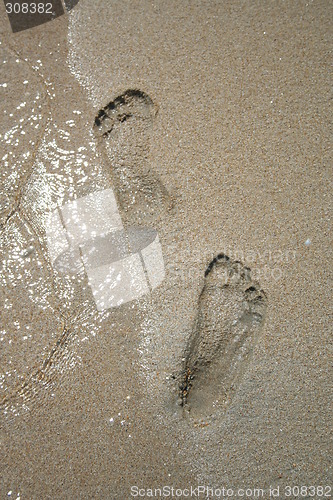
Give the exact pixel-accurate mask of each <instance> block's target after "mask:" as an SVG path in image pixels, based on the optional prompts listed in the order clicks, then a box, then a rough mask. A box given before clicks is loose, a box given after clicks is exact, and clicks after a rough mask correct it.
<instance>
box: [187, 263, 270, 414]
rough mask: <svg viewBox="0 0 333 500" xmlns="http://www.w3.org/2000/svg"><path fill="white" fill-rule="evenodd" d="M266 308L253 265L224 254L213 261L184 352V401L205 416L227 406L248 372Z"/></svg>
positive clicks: (191, 410)
mask: <svg viewBox="0 0 333 500" xmlns="http://www.w3.org/2000/svg"><path fill="white" fill-rule="evenodd" d="M266 307H267V299H266V295H265V293H264V292H263V291H262V290H261V289H260V287H259V285H258V284H257V283H254V282H252V280H251V276H250V269H249V268H247V267H245V266H243V265H242V264H241V262H234V261H232V260H230V259H229V257H227V256H226V255H224V254H220V255H218V256H217V257H216V258H215V259H214V260H213V261H212V262H211V263H210V264H209V266H208V268H207V270H206V273H205V285H204V287H203V290H202V292H201V295H200V298H199V310H198V315H197V319H196V323H195V325H194V328H193V332H192V335H191V336H190V339H189V343H188V346H187V349H186V353H185V362H184V369H183V372H182V375H181V379H180V386H179V389H180V404H181V406H182V407H183V408H184V410H186V411H187V412H189V414H190V416H191V417H194V418H196V419H201V418H204V417H208V416H210V415H212V414H213V413H215V412H216V411H222V412H223V411H225V410H226V409H227V407H228V405H229V404H230V402H231V400H232V398H233V394H234V393H235V391H236V390H237V388H238V386H239V384H240V382H241V380H242V377H243V374H244V372H245V371H246V369H247V367H248V365H249V361H250V359H251V355H252V352H253V348H254V346H255V344H256V342H257V340H258V337H259V333H260V330H261V328H262V325H263V322H264V318H265V314H266Z"/></svg>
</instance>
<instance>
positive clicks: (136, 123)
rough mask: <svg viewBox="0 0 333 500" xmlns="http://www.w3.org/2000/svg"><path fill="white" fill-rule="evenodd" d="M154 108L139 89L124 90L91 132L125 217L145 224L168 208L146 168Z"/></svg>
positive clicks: (165, 197) (162, 191) (166, 196)
mask: <svg viewBox="0 0 333 500" xmlns="http://www.w3.org/2000/svg"><path fill="white" fill-rule="evenodd" d="M156 113H157V109H156V107H155V105H154V103H153V101H152V100H151V98H150V97H149V96H148V95H147V94H145V93H144V92H141V91H140V90H127V91H126V92H125V93H124V94H122V95H120V96H118V97H117V98H116V99H115V100H114V101H111V102H110V103H109V104H108V105H107V106H105V108H103V109H101V110H100V111H99V113H98V114H97V117H96V118H95V124H94V134H95V137H96V139H97V141H98V144H99V146H100V147H101V149H102V150H103V153H104V154H106V160H107V162H108V164H109V165H110V168H111V176H112V180H113V185H114V188H115V192H116V195H117V198H118V202H119V207H120V209H121V210H122V211H123V213H124V220H125V221H126V220H128V221H129V222H130V223H131V224H133V223H138V224H141V223H148V222H152V221H154V220H157V219H159V218H160V217H161V215H162V214H163V213H164V212H165V210H167V209H168V208H171V205H172V203H171V197H170V195H169V193H168V192H167V190H166V188H165V187H164V185H163V184H162V182H161V180H160V179H159V177H158V176H157V175H156V174H155V173H153V172H152V171H151V170H150V168H149V150H150V136H151V131H152V125H153V121H154V118H155V116H156Z"/></svg>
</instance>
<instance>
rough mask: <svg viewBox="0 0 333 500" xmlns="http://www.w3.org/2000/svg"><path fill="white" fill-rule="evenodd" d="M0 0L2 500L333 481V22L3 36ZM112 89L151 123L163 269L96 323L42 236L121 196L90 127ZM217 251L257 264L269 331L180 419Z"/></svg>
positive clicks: (214, 22) (214, 21) (321, 7)
mask: <svg viewBox="0 0 333 500" xmlns="http://www.w3.org/2000/svg"><path fill="white" fill-rule="evenodd" d="M0 8H1V9H2V10H3V16H2V21H1V32H2V35H1V46H0V48H1V53H2V58H3V61H6V63H4V64H2V67H6V70H5V71H2V74H1V82H0V83H1V84H2V87H1V91H2V92H3V93H4V98H3V99H2V103H1V107H2V113H3V117H5V118H3V120H2V122H1V134H6V133H7V136H2V137H1V143H2V145H3V148H4V154H3V155H2V156H5V155H6V154H7V155H8V157H6V158H3V161H2V167H1V225H2V228H1V253H2V259H1V260H2V263H3V264H2V270H1V273H0V277H1V285H2V289H1V303H2V304H4V306H3V307H2V311H1V398H2V403H1V456H2V460H1V466H0V468H1V474H0V476H1V486H0V491H1V497H4V498H5V497H6V496H7V495H8V494H9V492H12V493H11V495H10V497H11V498H17V497H20V498H43V499H44V498H73V497H74V498H111V499H118V498H119V499H122V498H132V497H131V486H133V485H138V486H140V487H141V488H146V489H147V488H150V487H163V486H164V485H170V486H174V487H177V488H182V489H184V488H186V487H189V486H190V485H192V486H193V487H196V486H197V485H198V484H202V485H207V486H208V485H210V486H213V487H215V488H222V487H223V486H224V487H228V488H233V490H234V492H235V496H236V492H237V490H238V488H252V489H253V488H262V489H264V490H265V497H267V498H268V497H269V487H270V486H271V487H274V488H276V487H278V486H279V487H280V498H284V488H285V487H286V486H301V485H308V486H310V485H318V486H320V485H321V486H325V485H328V484H329V481H330V479H331V471H330V467H331V462H330V448H329V428H330V421H331V419H330V414H329V405H330V391H329V388H330V384H329V379H330V378H329V375H330V363H329V349H330V345H331V325H330V321H329V306H330V286H329V285H330V267H329V263H330V261H331V257H332V250H331V249H332V241H331V237H330V233H329V209H330V204H329V201H330V199H329V195H330V191H329V184H330V180H331V169H330V154H329V139H330V126H329V120H330V113H329V89H330V85H329V84H330V75H329V71H328V66H329V54H330V50H331V45H330V38H331V36H330V35H331V33H330V21H331V17H332V9H330V7H329V6H328V4H327V2H320V1H318V2H311V3H310V2H308V3H307V2H283V3H282V2H245V3H244V2H185V3H183V4H182V7H181V8H180V6H179V3H176V2H172V1H167V2H155V3H154V4H151V3H149V2H145V1H144V2H141V3H140V4H139V5H135V4H133V3H130V2H124V1H122V2H120V1H119V2H110V3H108V2H105V1H97V2H94V3H93V4H92V3H90V2H88V1H85V0H81V1H80V2H79V4H78V5H77V6H76V7H75V9H73V10H72V11H71V13H70V14H68V15H64V16H62V17H61V18H59V19H57V20H55V21H52V22H50V23H46V24H44V25H42V26H39V27H36V28H34V29H31V30H27V31H23V32H20V33H16V34H12V33H11V32H10V29H9V24H8V20H7V19H6V17H5V13H4V8H3V6H1V7H0ZM16 61H18V62H16ZM6 65H7V66H6ZM25 81H28V83H24V82H25ZM4 83H6V84H7V85H6V86H3V84H4ZM127 89H140V90H141V91H142V92H144V93H146V94H147V95H149V96H150V98H151V99H152V101H153V103H154V105H155V106H156V107H157V110H158V112H157V114H156V117H155V118H154V121H153V124H152V127H151V130H150V135H149V148H148V147H147V151H148V153H147V155H148V157H147V158H145V160H146V161H147V163H149V164H150V171H151V172H153V173H154V174H156V175H158V177H159V179H160V180H161V182H162V183H163V185H164V186H165V188H166V190H167V191H168V193H169V194H170V197H171V198H172V200H173V206H172V208H169V207H168V208H167V209H166V210H161V213H160V214H159V217H157V218H156V219H155V220H154V223H153V224H154V228H155V229H156V230H157V231H158V234H159V239H160V242H161V245H162V250H163V258H164V266H165V271H166V277H165V279H164V281H163V283H162V284H161V285H160V286H159V287H158V288H156V289H155V290H153V292H152V293H151V294H147V295H145V296H143V297H141V298H139V299H138V300H135V301H132V302H129V303H127V304H123V305H122V306H120V307H119V308H115V309H109V310H106V311H103V312H98V311H97V309H96V306H95V303H94V300H93V297H92V293H91V290H90V288H89V286H88V282H87V278H86V276H85V275H84V274H80V275H72V276H63V275H61V274H60V273H58V272H56V271H55V270H54V269H53V268H52V265H51V263H50V259H49V257H48V249H47V243H46V238H45V224H46V220H47V216H48V214H49V213H50V211H52V210H54V209H56V207H57V206H62V205H63V204H64V203H66V202H68V201H70V200H73V199H75V198H81V197H83V196H85V195H87V194H90V193H94V192H96V191H98V190H103V189H107V188H110V187H112V188H114V189H116V187H115V186H114V179H112V176H111V175H110V164H109V163H108V157H107V155H104V154H102V152H101V150H100V149H99V148H98V144H97V141H96V137H95V135H94V132H93V125H94V120H95V117H96V115H97V113H98V111H99V110H100V109H101V108H103V107H104V106H106V105H107V104H108V103H109V102H110V101H111V100H113V99H115V98H116V97H117V96H119V95H121V94H122V93H123V92H124V91H126V90H127ZM22 103H25V104H24V105H22ZM38 106H40V107H38ZM11 115H12V116H11ZM33 117H34V118H33ZM22 118H23V121H20V120H22ZM35 124H36V125H37V124H38V127H37V128H36V126H35ZM20 126H21V128H20ZM15 127H16V128H15ZM22 131H23V132H25V134H22V133H21V132H22ZM138 134H140V132H138ZM145 140H146V139H145ZM6 141H7V142H6ZM125 147H126V146H125V145H124V149H125ZM117 148H120V149H119V151H122V149H121V144H120V143H119V144H117ZM145 151H146V150H145ZM27 152H29V153H30V154H29V155H27ZM13 154H15V156H13ZM145 154H146V153H145ZM4 194H5V196H4ZM122 216H123V220H124V221H125V222H126V224H129V223H130V220H127V219H126V213H122ZM129 219H130V217H129ZM150 224H152V223H151V221H150ZM221 252H223V253H225V254H227V255H228V256H229V257H230V258H231V259H233V260H241V261H242V262H243V263H244V264H245V265H246V266H248V267H250V268H251V273H252V275H253V276H254V278H255V279H256V280H257V281H258V282H259V283H260V287H261V288H262V289H263V290H264V292H265V294H266V296H267V312H266V318H265V323H264V325H263V327H262V329H261V332H260V337H259V339H258V343H257V345H256V347H255V349H254V353H253V357H252V359H251V362H250V364H249V366H248V367H247V369H246V371H245V373H244V375H243V377H242V382H241V384H240V386H239V387H238V388H237V391H236V393H235V394H234V395H233V398H232V402H231V404H230V405H229V406H228V408H227V409H226V411H225V412H222V411H217V412H216V414H215V415H213V417H211V418H207V419H205V418H203V419H202V420H195V419H191V418H184V414H183V411H182V409H181V408H179V406H177V387H176V383H175V381H174V380H173V378H172V376H173V375H174V374H175V373H179V372H180V370H181V369H182V363H183V361H182V360H183V357H184V351H185V349H186V345H187V343H188V339H189V337H190V334H191V331H192V329H193V325H194V323H195V319H196V316H197V313H198V300H199V296H200V293H201V291H202V287H203V286H204V280H205V278H204V274H205V270H206V269H207V266H208V265H209V263H210V262H211V260H212V258H213V257H215V256H216V255H217V254H219V253H221ZM184 498H185V496H184Z"/></svg>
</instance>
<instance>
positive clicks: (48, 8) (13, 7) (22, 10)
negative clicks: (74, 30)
mask: <svg viewBox="0 0 333 500" xmlns="http://www.w3.org/2000/svg"><path fill="white" fill-rule="evenodd" d="M6 12H7V14H52V12H53V6H52V3H41V2H40V3H30V2H29V3H22V4H19V3H9V2H8V3H6Z"/></svg>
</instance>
